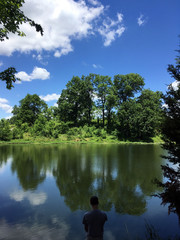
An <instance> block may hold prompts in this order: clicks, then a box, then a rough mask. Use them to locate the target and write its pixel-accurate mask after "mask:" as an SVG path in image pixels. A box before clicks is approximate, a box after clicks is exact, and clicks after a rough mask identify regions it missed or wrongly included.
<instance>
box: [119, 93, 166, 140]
mask: <svg viewBox="0 0 180 240" xmlns="http://www.w3.org/2000/svg"><path fill="white" fill-rule="evenodd" d="M161 95H162V94H161V93H160V92H153V91H151V90H148V89H146V90H143V91H142V94H141V95H140V96H139V98H138V99H137V100H136V99H133V100H132V99H129V100H127V101H125V102H123V103H122V104H121V106H120V107H119V110H118V130H119V134H118V136H119V138H120V139H124V140H128V139H130V140H133V141H135V140H138V141H140V140H141V141H147V142H149V141H152V140H151V138H152V137H154V136H155V133H157V132H158V129H159V128H160V124H161V121H162V109H161Z"/></svg>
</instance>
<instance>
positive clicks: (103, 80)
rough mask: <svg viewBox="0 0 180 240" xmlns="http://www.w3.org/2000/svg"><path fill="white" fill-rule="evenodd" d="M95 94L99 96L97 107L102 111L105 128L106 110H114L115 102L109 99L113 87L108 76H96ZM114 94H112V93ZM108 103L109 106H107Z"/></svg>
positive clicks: (94, 82)
mask: <svg viewBox="0 0 180 240" xmlns="http://www.w3.org/2000/svg"><path fill="white" fill-rule="evenodd" d="M94 76H95V77H94V81H93V84H94V93H95V95H96V96H97V100H96V107H97V108H98V109H100V110H101V111H102V119H103V127H104V123H105V110H106V107H107V108H108V110H109V111H111V108H112V102H113V100H112V99H111V98H110V96H109V98H108V95H110V87H111V86H112V81H111V78H110V77H108V76H101V75H94ZM111 94H112V92H111ZM107 103H108V105H107Z"/></svg>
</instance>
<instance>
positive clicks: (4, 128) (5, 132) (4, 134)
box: [0, 119, 12, 141]
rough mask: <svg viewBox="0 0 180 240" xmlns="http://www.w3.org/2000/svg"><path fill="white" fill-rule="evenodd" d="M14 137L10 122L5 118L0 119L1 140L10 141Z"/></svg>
mask: <svg viewBox="0 0 180 240" xmlns="http://www.w3.org/2000/svg"><path fill="white" fill-rule="evenodd" d="M11 138H12V133H11V129H10V125H9V122H8V121H7V120H5V119H1V120H0V140H3V141H9V140H11Z"/></svg>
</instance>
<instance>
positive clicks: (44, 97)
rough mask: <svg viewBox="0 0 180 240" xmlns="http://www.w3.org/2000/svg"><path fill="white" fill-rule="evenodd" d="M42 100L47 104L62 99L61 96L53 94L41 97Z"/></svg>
mask: <svg viewBox="0 0 180 240" xmlns="http://www.w3.org/2000/svg"><path fill="white" fill-rule="evenodd" d="M39 97H40V98H41V99H42V100H44V101H46V102H50V101H54V100H58V99H59V97H60V94H56V93H52V94H47V95H46V96H39Z"/></svg>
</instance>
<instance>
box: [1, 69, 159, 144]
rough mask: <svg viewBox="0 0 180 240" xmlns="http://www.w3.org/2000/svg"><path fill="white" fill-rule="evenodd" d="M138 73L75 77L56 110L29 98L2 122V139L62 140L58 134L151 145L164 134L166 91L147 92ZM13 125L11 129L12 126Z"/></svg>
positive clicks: (31, 96) (68, 85)
mask: <svg viewBox="0 0 180 240" xmlns="http://www.w3.org/2000/svg"><path fill="white" fill-rule="evenodd" d="M144 85H145V83H144V79H143V77H141V76H140V75H139V74H135V73H130V74H127V75H120V74H118V75H115V76H114V79H113V80H111V77H109V76H102V75H98V74H89V75H88V76H82V77H78V76H73V77H72V79H71V80H70V81H69V82H68V83H67V84H66V88H65V89H63V90H62V92H61V95H60V97H59V99H58V101H57V107H48V105H47V104H46V103H45V102H44V101H43V100H42V99H41V98H40V97H39V96H38V95H37V94H33V95H30V94H27V95H26V97H25V98H23V99H22V100H21V101H20V102H19V106H17V105H15V106H14V107H13V111H12V113H13V117H12V118H11V119H10V120H9V121H8V120H4V119H3V120H1V122H0V139H1V140H10V139H11V138H14V139H15V138H23V134H24V133H26V132H28V133H30V134H31V135H33V136H45V137H54V138H58V136H59V135H60V134H68V135H78V133H79V134H80V135H82V134H84V137H91V136H92V135H93V134H94V135H95V136H99V137H105V136H106V135H107V134H109V135H112V136H114V137H116V138H118V139H120V140H131V141H150V140H151V138H152V137H154V136H156V135H159V134H160V126H161V123H162V114H163V110H162V93H161V92H159V91H156V92H154V91H152V90H150V89H145V88H144ZM10 124H11V126H10Z"/></svg>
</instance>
